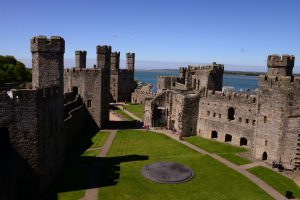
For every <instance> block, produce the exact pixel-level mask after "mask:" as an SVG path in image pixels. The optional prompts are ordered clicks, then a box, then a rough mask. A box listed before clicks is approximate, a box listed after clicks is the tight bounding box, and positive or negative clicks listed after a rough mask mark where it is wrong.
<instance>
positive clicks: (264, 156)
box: [262, 152, 268, 160]
mask: <svg viewBox="0 0 300 200" xmlns="http://www.w3.org/2000/svg"><path fill="white" fill-rule="evenodd" d="M262 160H268V154H267V152H264V153H263V154H262Z"/></svg>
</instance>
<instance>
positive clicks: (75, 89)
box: [72, 87, 78, 95]
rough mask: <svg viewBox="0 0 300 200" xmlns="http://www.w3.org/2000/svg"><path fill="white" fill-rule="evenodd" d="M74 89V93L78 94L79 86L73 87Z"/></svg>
mask: <svg viewBox="0 0 300 200" xmlns="http://www.w3.org/2000/svg"><path fill="white" fill-rule="evenodd" d="M72 91H73V93H74V94H75V95H77V94H78V87H73V88H72Z"/></svg>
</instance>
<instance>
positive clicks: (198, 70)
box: [144, 55, 300, 169]
mask: <svg viewBox="0 0 300 200" xmlns="http://www.w3.org/2000/svg"><path fill="white" fill-rule="evenodd" d="M294 61H295V57H294V56H290V55H282V56H279V55H270V56H268V60H267V65H268V72H267V74H266V75H261V76H259V81H258V91H257V92H233V91H222V82H223V72H224V66H223V65H220V64H216V63H213V64H212V65H208V66H197V67H195V66H188V67H187V68H180V76H179V77H175V76H160V77H158V83H157V88H158V94H157V95H156V96H155V97H154V98H147V99H146V100H145V111H144V124H145V125H149V126H150V127H166V128H168V129H170V130H176V131H177V132H179V133H180V134H181V135H183V136H192V135H200V136H202V137H205V138H209V139H214V140H217V141H221V142H228V143H231V144H233V145H238V146H245V147H248V148H249V149H250V151H251V153H252V155H253V157H255V158H256V159H260V160H265V161H266V162H269V163H271V162H272V161H277V162H281V163H282V164H283V165H284V167H286V168H292V169H295V168H298V169H299V168H300V143H299V141H300V132H299V130H300V77H296V76H293V67H294Z"/></svg>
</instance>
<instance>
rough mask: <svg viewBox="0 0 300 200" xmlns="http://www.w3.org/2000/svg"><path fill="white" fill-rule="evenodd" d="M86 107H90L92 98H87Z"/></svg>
mask: <svg viewBox="0 0 300 200" xmlns="http://www.w3.org/2000/svg"><path fill="white" fill-rule="evenodd" d="M87 107H88V108H90V107H92V100H87Z"/></svg>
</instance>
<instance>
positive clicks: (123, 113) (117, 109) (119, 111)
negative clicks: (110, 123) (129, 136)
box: [113, 107, 134, 121]
mask: <svg viewBox="0 0 300 200" xmlns="http://www.w3.org/2000/svg"><path fill="white" fill-rule="evenodd" d="M113 111H114V112H116V113H117V114H118V115H120V116H122V117H123V118H125V119H126V120H128V121H134V119H133V118H132V117H130V116H129V115H127V114H126V113H125V112H124V111H123V110H121V109H120V108H118V107H114V109H113Z"/></svg>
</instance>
